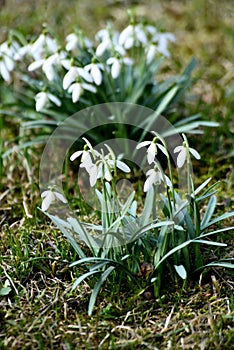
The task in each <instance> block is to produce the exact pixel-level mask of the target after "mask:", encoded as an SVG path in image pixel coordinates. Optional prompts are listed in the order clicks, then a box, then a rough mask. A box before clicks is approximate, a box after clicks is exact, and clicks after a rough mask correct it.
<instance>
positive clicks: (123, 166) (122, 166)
mask: <svg viewBox="0 0 234 350" xmlns="http://www.w3.org/2000/svg"><path fill="white" fill-rule="evenodd" d="M116 166H117V168H119V169H120V170H122V171H124V172H125V173H130V172H131V169H130V168H129V166H127V164H125V163H124V162H121V160H118V159H117V160H116Z"/></svg>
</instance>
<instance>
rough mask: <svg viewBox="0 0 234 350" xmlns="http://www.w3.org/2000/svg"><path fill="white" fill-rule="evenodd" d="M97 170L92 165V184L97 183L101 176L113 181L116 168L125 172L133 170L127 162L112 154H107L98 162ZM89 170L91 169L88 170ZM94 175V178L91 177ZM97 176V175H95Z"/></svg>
mask: <svg viewBox="0 0 234 350" xmlns="http://www.w3.org/2000/svg"><path fill="white" fill-rule="evenodd" d="M96 167H97V172H96V170H95V171H94V168H93V167H92V168H91V170H92V174H90V184H91V182H92V183H93V186H94V185H95V184H96V182H97V180H98V179H100V178H103V179H105V180H106V181H108V182H109V181H111V180H112V178H113V176H112V171H113V170H114V169H115V167H116V168H118V169H120V170H122V171H123V172H125V173H129V172H130V171H131V170H130V168H129V167H128V166H127V164H125V163H124V162H122V161H121V160H119V159H113V158H112V156H111V154H108V155H106V156H105V157H104V158H102V159H101V160H100V161H98V162H96ZM88 172H89V171H88ZM91 175H92V178H91ZM94 175H95V176H96V177H95V176H94Z"/></svg>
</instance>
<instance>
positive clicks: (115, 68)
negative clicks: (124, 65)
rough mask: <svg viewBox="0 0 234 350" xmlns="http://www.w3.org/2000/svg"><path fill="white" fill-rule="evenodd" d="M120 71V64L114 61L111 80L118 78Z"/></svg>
mask: <svg viewBox="0 0 234 350" xmlns="http://www.w3.org/2000/svg"><path fill="white" fill-rule="evenodd" d="M120 69H121V64H120V62H119V60H117V59H116V60H115V62H114V63H113V65H112V67H111V75H112V78H113V79H116V78H118V76H119V73H120Z"/></svg>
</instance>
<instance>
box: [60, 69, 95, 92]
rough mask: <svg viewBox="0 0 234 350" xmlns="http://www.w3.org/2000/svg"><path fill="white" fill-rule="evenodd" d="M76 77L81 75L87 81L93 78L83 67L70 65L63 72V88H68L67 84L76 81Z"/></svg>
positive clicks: (90, 81)
mask: <svg viewBox="0 0 234 350" xmlns="http://www.w3.org/2000/svg"><path fill="white" fill-rule="evenodd" d="M77 77H82V78H83V79H85V80H86V81H87V82H89V83H92V82H93V78H92V76H91V74H90V73H88V72H87V71H86V70H85V69H84V68H80V67H74V66H71V67H70V69H69V71H68V72H67V73H66V74H65V76H64V78H63V88H64V90H66V89H68V88H69V86H70V85H71V84H72V83H73V82H74V81H76V78H77Z"/></svg>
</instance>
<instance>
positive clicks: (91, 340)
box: [0, 0, 234, 350]
mask: <svg viewBox="0 0 234 350" xmlns="http://www.w3.org/2000/svg"><path fill="white" fill-rule="evenodd" d="M131 5H132V6H134V7H135V11H136V13H137V15H139V16H142V15H143V16H145V17H147V18H148V19H150V20H151V21H153V22H154V23H156V24H157V25H159V26H160V27H161V28H163V29H164V30H166V31H169V32H173V33H174V34H175V35H176V37H177V43H176V44H175V45H174V46H173V52H172V59H171V61H170V63H168V65H166V66H165V68H164V72H163V75H164V76H170V75H171V74H176V73H179V72H181V70H183V68H184V67H185V66H186V64H187V63H188V62H189V61H190V59H191V58H192V57H196V58H197V60H198V65H197V69H196V72H195V77H196V79H197V80H196V82H195V84H194V86H193V88H192V90H191V91H190V92H189V94H187V96H186V101H185V104H184V105H183V113H184V115H186V114H187V115H190V114H192V113H198V112H200V113H202V114H203V115H204V117H205V118H208V119H209V120H214V121H218V122H219V123H220V127H219V128H217V129H216V130H214V129H209V130H205V133H204V135H203V136H202V139H201V138H200V136H199V137H196V136H193V137H192V141H191V142H192V144H193V146H194V147H195V146H196V147H198V149H199V151H200V152H201V154H202V161H201V165H200V167H195V168H194V172H195V174H196V182H197V183H200V182H202V181H203V180H204V179H205V178H207V177H209V176H212V177H213V178H214V180H219V181H220V192H219V193H218V211H219V213H220V214H221V213H222V212H224V211H230V210H233V209H234V195H233V182H234V181H233V179H234V171H233V153H232V152H233V151H232V147H233V140H234V119H233V102H234V67H233V38H234V32H233V25H232V23H233V15H234V12H233V8H232V2H231V1H223V2H222V5H221V4H220V2H219V1H218V0H217V1H212V0H197V1H185V0H184V1H182V0H181V1H156V0H155V1H153V0H151V1H148V2H147V4H144V5H143V4H142V3H141V2H140V1H111V0H109V1H107V0H105V1H104V0H99V1H96V2H95V5H94V4H93V2H92V1H88V0H86V1H79V2H77V3H76V2H75V1H69V2H64V1H62V0H60V1H58V2H56V9H55V2H54V1H50V2H48V1H44V0H39V1H37V2H34V1H32V2H31V1H30V2H29V1H24V2H23V1H16V0H9V1H7V2H4V1H3V2H0V7H1V12H0V22H1V28H0V37H1V38H2V39H4V38H5V36H6V31H7V29H9V28H13V27H14V28H17V29H21V30H22V31H23V32H24V33H38V32H39V31H40V30H41V24H42V23H43V22H48V23H49V24H50V26H51V27H52V29H53V30H55V31H56V32H57V33H58V35H60V36H63V35H64V33H65V34H68V33H69V32H70V31H71V30H72V26H73V25H74V24H76V25H80V26H81V27H82V29H83V30H84V32H87V33H90V36H92V34H93V33H94V32H96V30H97V28H101V27H103V25H105V24H106V21H107V20H108V19H111V20H112V21H113V22H114V23H116V25H117V26H118V27H119V28H121V27H122V26H123V25H125V24H126V23H127V14H126V9H127V8H129V7H130V6H131ZM12 8H14V9H15V10H14V11H12ZM29 18H30V20H28V19H29ZM25 19H27V20H25ZM185 106H186V107H185ZM0 117H1V116H0ZM1 118H2V120H1V134H2V140H3V149H7V147H9V145H12V140H14V139H15V138H16V136H17V135H18V128H19V124H18V123H17V122H16V120H12V119H11V118H7V117H4V119H3V117H1ZM0 144H1V143H0ZM38 153H39V152H37V151H34V152H32V151H30V150H28V151H27V152H26V154H25V153H24V154H23V153H22V154H17V153H14V154H13V155H12V156H11V157H9V158H7V159H5V160H4V161H3V162H1V165H0V175H1V177H2V179H1V184H0V191H1V194H0V226H1V232H0V235H1V242H2V244H1V248H0V263H1V264H0V273H1V275H0V280H1V282H0V305H1V309H0V324H1V327H0V348H1V349H8V348H11V349H222V350H223V349H231V348H232V347H234V294H233V290H234V282H233V270H231V269H230V270H228V269H226V270H225V269H220V268H212V269H210V270H204V271H203V272H202V273H201V274H200V275H199V276H191V278H189V280H188V282H187V284H186V285H184V286H182V285H181V284H180V283H178V286H176V288H175V289H172V290H167V291H166V290H165V292H164V293H163V295H162V297H161V298H160V299H155V298H154V297H153V295H152V291H151V290H150V289H147V290H137V289H134V290H131V291H130V290H125V288H124V284H122V285H120V286H119V292H118V293H117V294H115V293H113V292H112V289H111V284H110V282H107V284H106V285H105V286H104V288H103V289H102V291H101V293H100V295H99V297H98V300H97V304H96V308H95V310H94V314H93V316H92V317H89V316H87V304H88V299H89V296H90V293H91V286H92V285H91V286H90V285H88V284H87V283H86V282H84V283H83V284H82V285H80V287H79V288H78V289H77V290H75V291H71V286H72V282H73V281H74V280H75V277H77V276H78V275H79V273H80V271H79V270H78V269H74V268H73V269H72V268H69V264H70V263H71V262H73V261H75V260H76V255H75V252H74V251H73V249H72V248H71V247H70V245H69V244H68V243H67V242H66V241H65V240H64V238H63V236H62V235H61V233H60V232H59V231H58V230H57V229H56V228H55V227H52V226H51V223H50V222H49V221H48V220H47V219H45V217H44V215H43V214H42V213H41V212H40V211H39V210H38V209H37V207H38V206H40V196H39V190H38V186H37V176H38V165H37V164H38V159H39V154H38ZM233 224H234V222H233V220H231V219H230V220H229V221H228V220H227V221H226V222H225V225H226V226H231V225H233ZM220 239H221V240H222V241H225V242H227V243H228V248H227V250H224V251H220V250H214V251H212V254H213V256H216V255H217V256H218V257H220V256H221V257H233V232H230V233H229V235H228V236H227V237H226V236H222V237H220ZM7 280H8V281H9V286H6V285H5V286H4V283H5V282H6V281H7ZM4 288H5V289H4ZM7 288H8V289H7ZM175 290H176V292H175ZM1 294H2V295H1Z"/></svg>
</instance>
